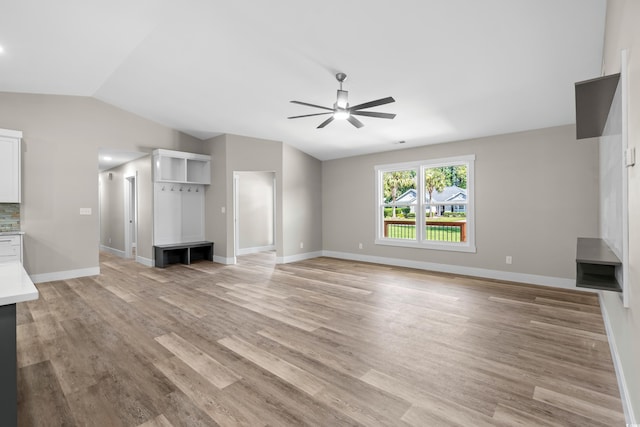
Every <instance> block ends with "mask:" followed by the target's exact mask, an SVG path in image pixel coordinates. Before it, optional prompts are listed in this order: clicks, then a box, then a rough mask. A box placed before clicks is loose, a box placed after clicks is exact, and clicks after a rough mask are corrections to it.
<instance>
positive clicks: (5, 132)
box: [0, 129, 22, 139]
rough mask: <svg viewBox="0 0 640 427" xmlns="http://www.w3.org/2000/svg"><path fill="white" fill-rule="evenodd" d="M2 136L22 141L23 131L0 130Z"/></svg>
mask: <svg viewBox="0 0 640 427" xmlns="http://www.w3.org/2000/svg"><path fill="white" fill-rule="evenodd" d="M0 134H1V135H2V136H7V137H9V138H18V139H22V131H21V130H12V129H0Z"/></svg>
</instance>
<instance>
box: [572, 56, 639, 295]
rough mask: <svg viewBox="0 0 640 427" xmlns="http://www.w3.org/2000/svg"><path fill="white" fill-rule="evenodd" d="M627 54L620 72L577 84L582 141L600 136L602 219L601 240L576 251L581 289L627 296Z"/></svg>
mask: <svg viewBox="0 0 640 427" xmlns="http://www.w3.org/2000/svg"><path fill="white" fill-rule="evenodd" d="M626 70H627V56H626V52H622V60H621V72H620V73H619V74H614V75H609V76H604V77H600V78H597V79H592V80H587V81H584V82H579V83H576V130H577V138H578V139H583V138H592V137H599V140H598V144H599V201H600V203H599V218H600V230H599V237H597V238H579V239H578V244H577V253H576V264H577V265H576V285H577V286H578V287H585V288H592V289H599V290H608V291H615V292H620V294H621V295H622V299H623V304H624V306H625V307H628V294H629V293H628V292H625V288H626V283H627V277H628V265H629V250H628V245H629V242H628V239H629V231H628V205H627V203H628V194H627V192H628V189H627V179H628V177H627V173H628V172H627V168H628V167H630V166H633V164H634V159H633V157H635V155H634V154H635V153H632V152H629V149H628V147H627V100H626V96H627V93H628V92H627V73H626Z"/></svg>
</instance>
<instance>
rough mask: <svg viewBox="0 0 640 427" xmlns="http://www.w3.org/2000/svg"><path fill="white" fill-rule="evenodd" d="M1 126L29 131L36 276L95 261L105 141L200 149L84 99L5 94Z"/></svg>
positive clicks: (29, 214) (30, 250)
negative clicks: (101, 156)
mask: <svg viewBox="0 0 640 427" xmlns="http://www.w3.org/2000/svg"><path fill="white" fill-rule="evenodd" d="M0 127H1V128H7V129H16V130H21V131H23V135H24V139H23V153H22V154H23V155H22V177H23V181H22V201H23V203H22V206H21V226H22V230H23V231H25V232H26V235H25V241H24V242H25V243H24V250H25V252H24V264H25V268H26V269H27V271H28V272H29V274H31V275H39V274H46V273H55V272H62V271H73V270H84V269H95V268H97V267H98V243H99V237H100V236H99V227H98V149H99V148H100V147H103V148H112V149H120V150H124V151H139V152H150V151H151V150H152V149H153V148H167V149H174V150H183V151H192V152H196V153H201V152H202V150H203V145H202V142H201V141H199V140H197V139H195V138H192V137H190V136H187V135H184V134H182V133H180V132H177V131H175V130H172V129H169V128H167V127H164V126H161V125H159V124H157V123H154V122H152V121H149V120H146V119H143V118H141V117H138V116H135V115H133V114H130V113H127V112H125V111H123V110H120V109H118V108H115V107H113V106H110V105H108V104H105V103H103V102H101V101H98V100H95V99H92V98H86V97H74V96H57V95H33V94H16V93H6V92H0ZM80 208H92V213H93V214H92V215H91V216H80V215H79V209H80Z"/></svg>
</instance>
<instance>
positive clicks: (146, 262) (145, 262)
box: [136, 256, 155, 267]
mask: <svg viewBox="0 0 640 427" xmlns="http://www.w3.org/2000/svg"><path fill="white" fill-rule="evenodd" d="M136 262H138V263H140V264H142V265H146V266H147V267H153V266H154V265H155V264H154V262H153V260H152V259H149V258H145V257H141V256H136Z"/></svg>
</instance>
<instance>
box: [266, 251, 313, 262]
mask: <svg viewBox="0 0 640 427" xmlns="http://www.w3.org/2000/svg"><path fill="white" fill-rule="evenodd" d="M321 256H324V251H315V252H305V253H302V254H296V255H289V256H283V257H276V264H288V263H290V262H297V261H304V260H305V259H311V258H318V257H321Z"/></svg>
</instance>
